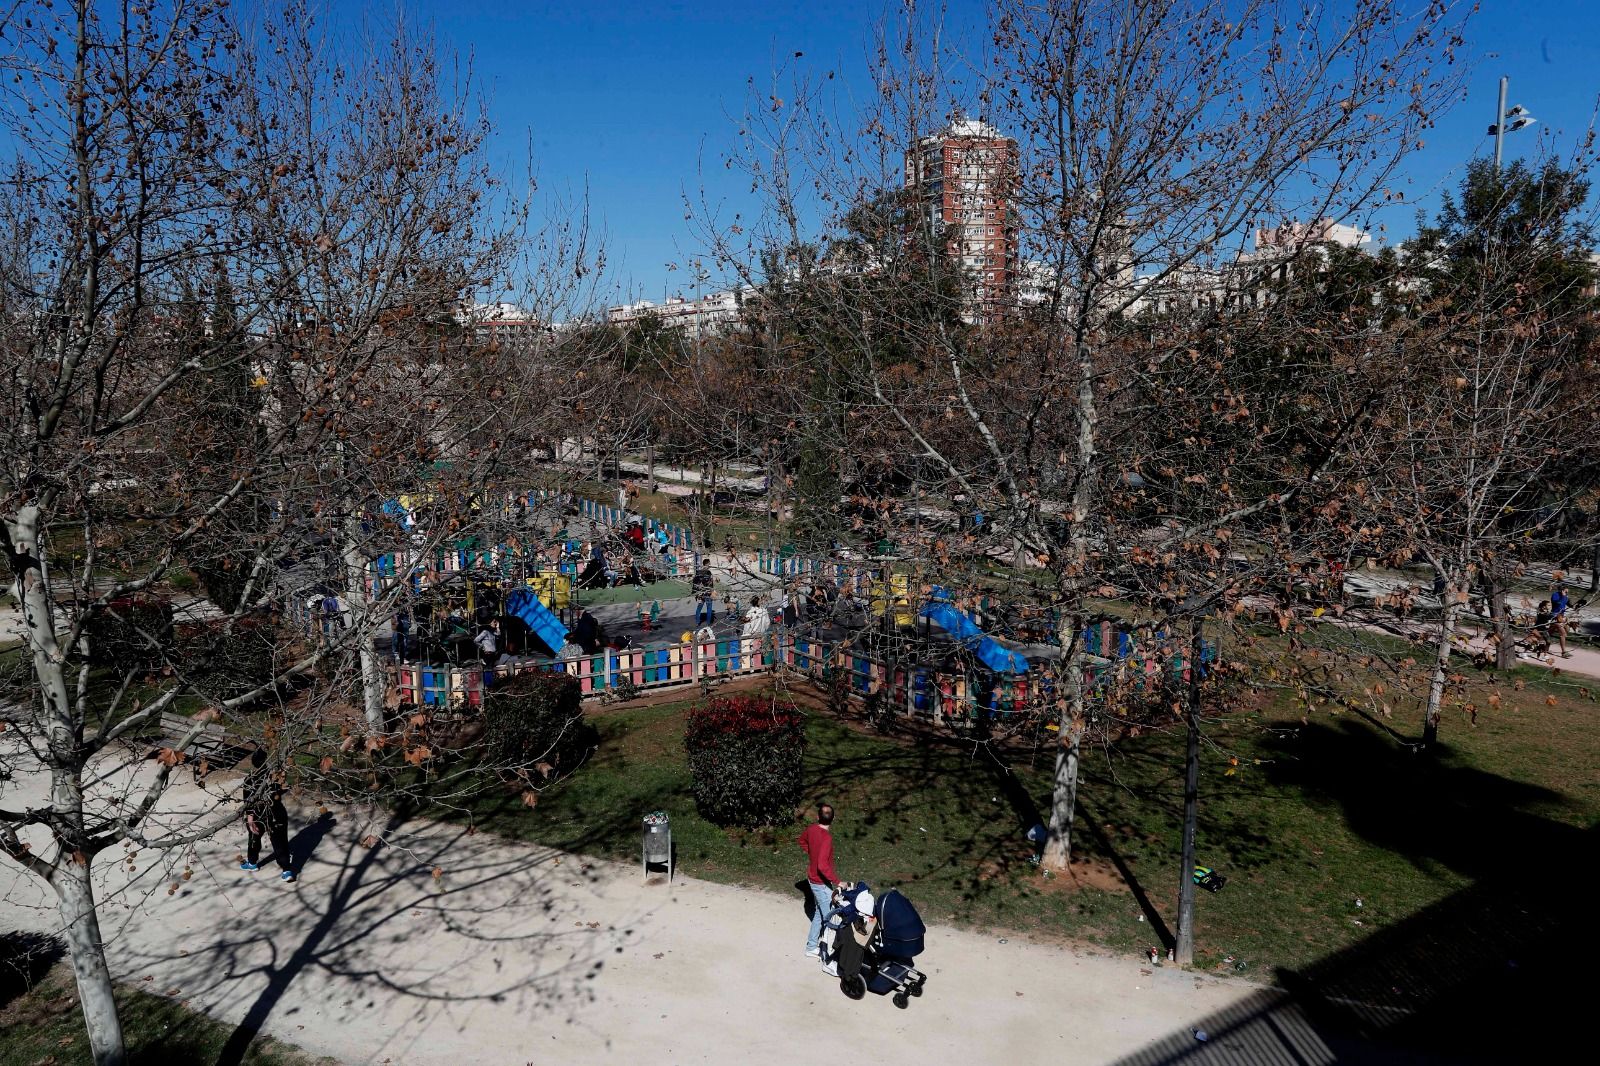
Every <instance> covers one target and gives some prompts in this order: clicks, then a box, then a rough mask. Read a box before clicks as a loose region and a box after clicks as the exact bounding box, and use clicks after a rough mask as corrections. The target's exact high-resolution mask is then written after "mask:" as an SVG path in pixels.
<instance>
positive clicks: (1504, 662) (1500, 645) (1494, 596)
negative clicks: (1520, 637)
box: [1484, 578, 1517, 670]
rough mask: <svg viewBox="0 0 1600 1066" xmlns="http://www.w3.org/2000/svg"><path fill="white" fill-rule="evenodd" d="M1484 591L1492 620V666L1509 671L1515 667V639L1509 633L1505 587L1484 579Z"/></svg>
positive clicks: (1508, 614)
mask: <svg viewBox="0 0 1600 1066" xmlns="http://www.w3.org/2000/svg"><path fill="white" fill-rule="evenodd" d="M1484 591H1485V593H1486V594H1487V598H1488V600H1489V617H1490V618H1491V619H1493V620H1494V665H1495V669H1497V670H1509V669H1511V668H1512V667H1513V666H1515V665H1517V638H1516V635H1515V634H1513V633H1512V632H1511V612H1510V610H1509V609H1507V606H1506V587H1505V585H1503V584H1502V583H1500V582H1498V581H1495V580H1493V579H1492V578H1486V579H1485V580H1484Z"/></svg>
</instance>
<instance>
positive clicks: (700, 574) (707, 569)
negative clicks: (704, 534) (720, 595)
mask: <svg viewBox="0 0 1600 1066" xmlns="http://www.w3.org/2000/svg"><path fill="white" fill-rule="evenodd" d="M689 587H690V589H691V590H692V591H693V592H694V624H695V628H697V629H698V628H699V627H700V626H703V625H705V626H708V625H711V624H712V623H714V622H715V621H716V620H717V608H716V603H715V601H714V597H715V596H716V588H717V582H716V578H714V577H713V576H712V575H711V564H710V563H709V562H707V561H706V560H704V559H701V560H700V565H699V566H698V567H696V568H695V571H694V580H693V581H691V582H690V585H689Z"/></svg>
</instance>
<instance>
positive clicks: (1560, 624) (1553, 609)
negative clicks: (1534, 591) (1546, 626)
mask: <svg viewBox="0 0 1600 1066" xmlns="http://www.w3.org/2000/svg"><path fill="white" fill-rule="evenodd" d="M1571 605H1572V599H1571V597H1569V596H1568V595H1567V586H1566V585H1565V584H1562V583H1561V582H1557V583H1556V587H1555V588H1553V589H1551V590H1550V629H1551V631H1552V632H1553V633H1554V634H1555V638H1556V640H1557V641H1558V642H1559V643H1560V645H1561V657H1562V658H1563V659H1570V658H1572V653H1571V652H1570V651H1568V650H1567V608H1568V607H1569V606H1571ZM1549 647H1550V645H1549V643H1548V642H1547V643H1546V644H1545V650H1546V651H1548V650H1549Z"/></svg>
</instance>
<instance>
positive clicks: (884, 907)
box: [878, 888, 927, 959]
mask: <svg viewBox="0 0 1600 1066" xmlns="http://www.w3.org/2000/svg"><path fill="white" fill-rule="evenodd" d="M925 932H927V927H926V926H924V925H923V924H922V917H921V915H919V914H917V909H916V908H915V907H913V906H912V905H911V901H910V900H908V899H906V898H905V897H904V896H902V895H901V894H900V893H899V892H897V891H896V890H894V889H892V888H891V889H890V890H889V891H887V892H885V893H884V894H883V895H881V896H879V897H878V933H879V936H881V937H882V944H883V949H882V950H883V953H884V954H885V955H890V956H893V957H895V958H900V959H914V958H916V957H917V956H918V955H920V954H922V935H923V934H924V933H925Z"/></svg>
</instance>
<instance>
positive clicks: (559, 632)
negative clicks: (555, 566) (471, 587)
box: [506, 588, 567, 655]
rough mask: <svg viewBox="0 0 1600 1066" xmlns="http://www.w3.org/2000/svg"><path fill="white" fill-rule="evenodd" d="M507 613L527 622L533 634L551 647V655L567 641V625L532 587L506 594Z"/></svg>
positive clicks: (513, 590)
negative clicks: (536, 594) (535, 593)
mask: <svg viewBox="0 0 1600 1066" xmlns="http://www.w3.org/2000/svg"><path fill="white" fill-rule="evenodd" d="M506 614H509V615H511V616H512V617H514V618H520V619H522V620H523V621H524V622H526V623H527V626H528V629H529V630H530V631H531V632H532V633H533V635H534V636H536V637H538V638H539V640H540V641H542V642H543V643H544V644H545V645H546V646H548V647H549V649H550V654H551V655H554V654H555V653H556V652H557V651H560V650H561V645H563V644H565V643H566V642H567V627H566V626H564V625H562V624H561V619H559V618H557V617H556V616H555V612H553V611H552V610H550V608H548V607H546V606H545V605H544V603H543V601H541V600H540V599H539V597H538V596H535V595H534V593H533V590H532V589H530V588H520V589H512V590H511V591H510V592H509V593H508V594H507V595H506Z"/></svg>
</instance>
